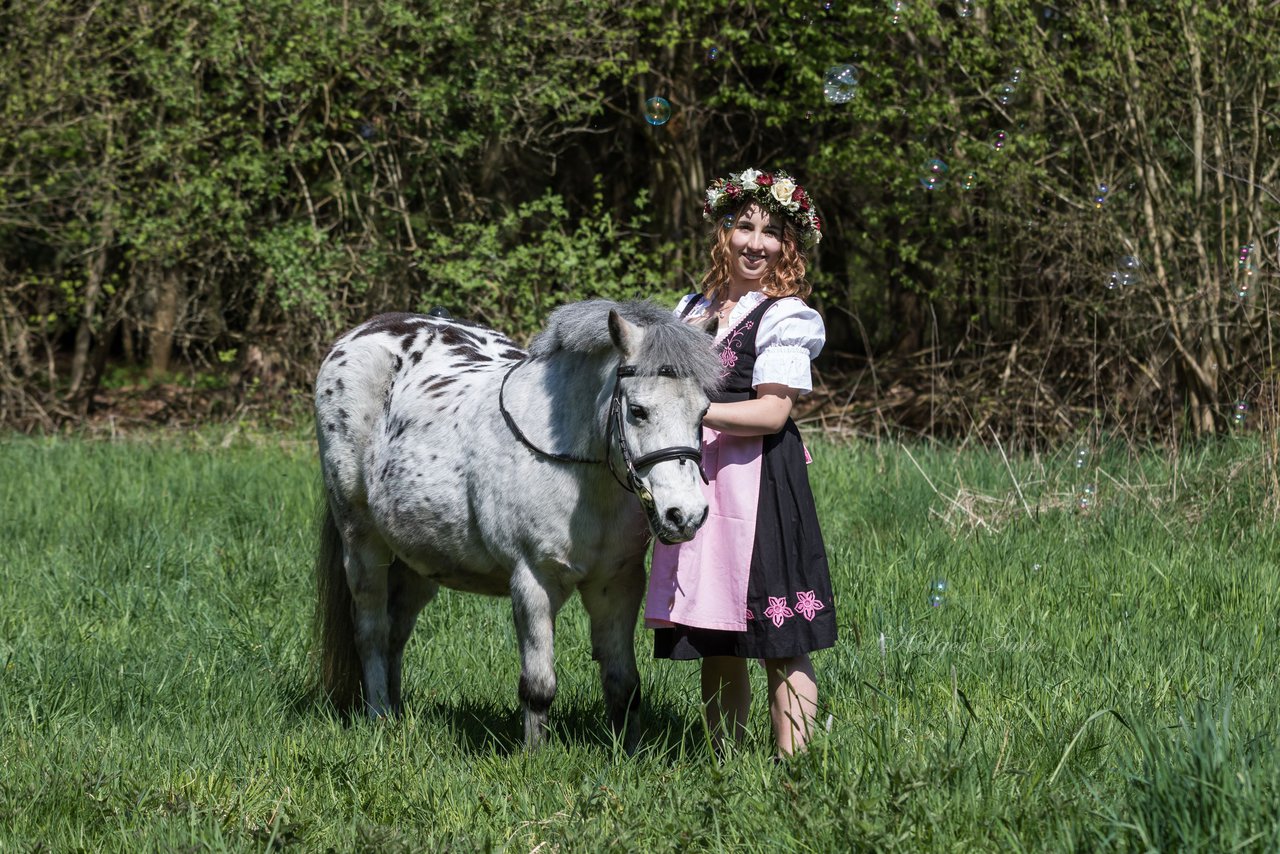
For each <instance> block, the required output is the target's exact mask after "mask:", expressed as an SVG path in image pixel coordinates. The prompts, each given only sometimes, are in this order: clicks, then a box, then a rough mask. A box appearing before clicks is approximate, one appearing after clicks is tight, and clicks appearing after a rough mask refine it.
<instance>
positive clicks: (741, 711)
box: [702, 656, 751, 754]
mask: <svg viewBox="0 0 1280 854" xmlns="http://www.w3.org/2000/svg"><path fill="white" fill-rule="evenodd" d="M702 703H703V707H704V708H705V710H706V715H707V729H708V730H710V731H711V743H712V744H713V745H714V747H715V750H716V753H717V754H719V753H721V752H722V749H723V747H724V742H725V736H729V737H730V738H731V739H732V740H733V743H734V744H735V745H737V744H741V743H742V739H743V736H745V735H746V733H747V713H748V712H749V711H750V710H751V683H750V681H749V680H748V677H747V660H746V659H745V658H731V657H729V656H711V657H708V658H704V659H702Z"/></svg>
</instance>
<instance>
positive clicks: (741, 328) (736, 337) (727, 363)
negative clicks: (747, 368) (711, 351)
mask: <svg viewBox="0 0 1280 854" xmlns="http://www.w3.org/2000/svg"><path fill="white" fill-rule="evenodd" d="M753 326H755V323H753V322H750V321H748V322H746V323H742V324H739V325H738V326H735V327H734V329H733V332H731V333H729V337H728V338H726V339H725V340H724V342H723V343H722V344H721V345H720V367H721V368H722V370H721V371H720V379H722V380H723V379H727V378H728V377H729V375H730V374H732V373H733V368H734V366H735V365H737V364H738V351H737V350H735V349H734V346H735V345H737V344H739V343H740V342H741V341H742V335H743V333H744V332H746V331H747V330H749V329H751V327H753Z"/></svg>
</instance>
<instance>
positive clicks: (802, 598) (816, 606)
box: [796, 590, 825, 623]
mask: <svg viewBox="0 0 1280 854" xmlns="http://www.w3.org/2000/svg"><path fill="white" fill-rule="evenodd" d="M824 607H825V606H824V605H823V604H822V603H821V602H819V601H818V600H817V598H816V597H815V596H814V595H813V591H812V590H797V591H796V610H797V611H799V612H800V613H801V614H804V618H805V619H806V620H808V621H809V622H811V623H812V622H813V615H814V614H816V613H818V612H819V611H821V610H822V609H823V608H824Z"/></svg>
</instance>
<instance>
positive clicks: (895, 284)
mask: <svg viewBox="0 0 1280 854" xmlns="http://www.w3.org/2000/svg"><path fill="white" fill-rule="evenodd" d="M966 12H967V13H970V14H968V15H966V14H965V13H966ZM1278 24H1280V4H1278V3H1276V2H1274V0H1273V2H1265V3H1264V2H1258V0H1236V2H1227V3H1208V2H1191V0H1156V2H1143V3H1137V2H1133V3H1130V2H1125V0H1116V2H1079V3H1060V4H1056V5H1048V4H1040V3H1027V2H1014V0H985V2H977V3H970V2H958V3H957V2H944V3H932V2H922V0H911V2H897V3H893V2H889V3H886V2H880V0H876V2H865V3H853V2H848V0H834V2H829V3H823V2H821V0H811V1H810V0H802V1H801V2H747V3H739V2H715V1H714V0H704V2H684V0H667V2H651V0H608V2H605V0H581V1H580V2H551V0H510V2H503V3H500V4H477V3H474V2H471V0H466V2H462V1H461V0H420V2H402V0H379V2H376V3H360V2H351V0H346V2H340V0H287V2H286V1H285V0H251V2H236V0H224V1H223V2H209V0H154V2H148V0H132V1H131V2H90V0H33V1H32V2H18V3H5V4H3V5H2V6H0V41H2V42H3V43H4V45H5V50H4V55H3V59H0V425H3V426H4V427H7V428H16V429H20V430H49V429H62V428H66V427H68V426H70V427H77V426H81V425H84V424H86V423H92V422H93V420H94V419H100V418H102V417H103V415H104V413H106V414H109V415H110V416H111V417H112V418H115V417H117V416H119V417H120V418H122V419H124V420H129V419H142V420H146V421H158V422H167V423H184V422H187V423H189V422H194V421H197V420H201V419H207V418H211V417H212V418H228V417H236V416H237V414H243V413H247V412H269V413H270V412H278V413H284V414H286V415H287V414H289V413H294V414H297V413H299V412H305V408H304V407H305V401H306V397H307V384H308V382H309V380H310V378H311V376H312V374H313V372H314V370H315V367H316V365H317V364H318V363H319V359H320V358H321V356H322V354H323V352H324V350H325V348H326V347H327V344H328V342H329V341H331V340H332V339H333V338H334V337H335V336H336V335H337V334H338V333H340V332H341V331H342V330H343V329H344V328H346V327H347V326H349V325H351V324H353V323H355V322H358V321H359V320H361V319H363V318H365V317H366V316H368V315H370V314H372V313H375V312H377V311H384V310H404V309H409V310H422V309H425V308H428V307H430V306H433V305H442V306H444V307H446V308H448V309H449V310H450V311H451V312H453V314H454V315H455V316H461V317H467V318H470V319H474V320H478V321H482V322H485V323H488V324H491V325H493V326H495V327H497V328H499V329H502V330H503V331H505V332H507V333H509V334H511V335H513V336H514V337H516V338H518V339H520V340H527V338H528V337H529V336H530V335H531V334H533V333H534V332H536V330H537V329H538V327H539V325H540V323H541V321H542V319H543V318H544V317H545V315H546V314H547V312H549V311H550V310H551V309H552V308H553V307H554V306H556V305H558V304H560V303H562V302H565V301H568V300H575V299H581V298H586V297H592V296H606V297H624V296H633V295H649V296H653V297H655V298H658V299H671V298H674V297H675V296H676V295H677V294H680V293H684V292H687V291H688V290H689V289H691V288H693V287H694V286H695V284H696V282H697V280H698V278H699V276H700V274H701V267H702V259H703V258H704V253H705V249H704V241H703V234H704V225H703V223H702V222H701V220H700V206H701V194H702V191H703V188H704V187H705V186H706V184H707V183H708V182H709V180H710V179H712V178H714V177H716V176H717V175H722V174H725V173H727V172H728V171H730V170H733V171H737V170H739V169H741V168H743V167H745V166H749V165H754V166H757V167H759V168H779V167H781V168H786V169H788V170H789V171H791V172H792V173H793V174H795V175H796V176H797V177H798V179H799V180H800V182H801V183H802V184H804V185H805V186H806V187H807V188H808V189H809V191H810V194H811V195H812V196H813V197H814V198H815V199H816V201H817V202H818V204H819V206H820V209H821V212H822V214H823V217H824V220H825V223H826V238H825V239H824V241H823V243H822V245H821V248H820V250H819V252H818V253H817V254H816V257H815V259H814V261H815V263H814V268H813V273H812V281H813V283H814V285H815V297H814V302H815V304H816V305H817V306H818V307H819V309H820V310H821V311H822V312H823V314H824V315H825V317H826V320H827V323H828V327H829V331H830V341H829V345H828V350H827V352H826V353H825V354H824V356H823V358H822V360H821V361H820V362H819V373H820V379H821V380H822V385H821V388H820V389H819V392H818V393H817V394H815V395H814V396H813V397H812V399H811V402H812V404H813V406H814V407H815V410H814V412H815V416H814V417H819V416H820V417H821V419H822V420H823V423H825V424H826V425H827V426H828V427H829V428H831V429H844V430H850V431H858V432H864V431H882V430H884V431H895V432H906V433H923V434H927V435H933V436H952V437H955V436H962V437H963V436H978V437H979V438H981V439H983V440H987V439H990V438H991V437H993V436H995V437H997V438H998V437H1001V436H1003V437H1005V440H1006V441H1009V442H1012V443H1021V444H1026V445H1031V444H1039V443H1042V442H1046V441H1054V440H1060V439H1064V438H1069V437H1072V436H1076V435H1079V434H1081V433H1101V432H1110V433H1114V434H1118V435H1124V436H1127V437H1130V438H1136V439H1139V440H1143V441H1145V440H1147V439H1156V440H1169V439H1175V440H1176V439H1177V437H1178V436H1180V435H1204V434H1209V433H1213V432H1218V431H1222V430H1227V429H1233V428H1234V427H1237V426H1241V425H1243V427H1244V428H1245V429H1252V428H1253V427H1256V426H1257V425H1258V424H1263V425H1265V424H1267V423H1271V424H1274V422H1275V420H1276V416H1275V410H1276V397H1277V388H1278V383H1280V378H1278V376H1277V371H1276V367H1275V365H1276V358H1275V356H1276V341H1275V338H1274V330H1275V320H1276V317H1277V313H1278V312H1280V288H1278V287H1277V279H1276V277H1275V271H1276V270H1277V269H1280V268H1278V267H1277V262H1278V261H1280V259H1278V258H1277V251H1278V249H1280V196H1277V187H1278V185H1277V168H1278V167H1280V145H1278V144H1277V143H1278V142H1280V140H1278V139H1277V136H1278V135H1280V106H1278V105H1277V99H1276V94H1277V89H1278V87H1280V51H1276V50H1275V49H1274V48H1275V44H1276V40H1277V36H1278V35H1280V26H1278ZM842 64H852V65H854V66H856V68H857V70H858V87H857V93H856V95H855V97H853V98H852V99H851V100H849V101H848V102H847V103H840V104H836V103H831V102H829V101H828V100H827V99H826V98H824V93H823V80H824V73H825V72H826V70H827V69H828V68H830V67H832V66H835V65H842ZM1015 81H1016V82H1015ZM652 96H661V97H664V98H666V99H668V100H669V101H670V103H671V106H672V115H671V119H670V121H669V122H667V123H666V124H663V125H660V126H652V125H650V124H648V123H647V122H646V120H645V118H644V106H643V105H644V103H645V101H646V99H648V98H650V97H652ZM999 134H1003V135H1004V136H1003V139H1004V144H1003V145H1002V146H1001V147H1000V148H997V147H996V145H995V141H996V140H997V138H998V135H999ZM932 159H939V160H941V161H944V162H945V164H946V165H947V167H948V170H947V174H946V175H945V179H944V180H943V181H942V182H941V183H940V184H939V185H938V186H937V187H936V188H935V189H932V190H928V189H925V188H924V186H923V185H922V183H921V178H922V177H925V175H926V169H927V167H926V164H927V163H928V161H930V160H932ZM969 173H973V176H972V177H971V178H969V179H968V180H966V179H965V176H967V175H968V174H969ZM969 184H972V186H971V188H969V189H964V187H965V186H967V185H969ZM1103 185H1105V186H1106V187H1107V192H1106V193H1101V192H1100V190H1099V188H1100V186H1103ZM1099 197H1101V202H1098V201H1096V200H1097V199H1098V198H1099ZM1250 247H1251V248H1250ZM1246 250H1247V251H1246ZM1242 252H1243V253H1244V255H1243V256H1242ZM1126 257H1128V258H1136V259H1137V260H1138V264H1139V266H1138V267H1137V268H1136V270H1133V269H1127V268H1124V267H1123V263H1122V259H1124V258H1126ZM1113 273H1118V274H1119V275H1120V276H1121V278H1126V277H1127V278H1126V282H1127V283H1126V284H1122V285H1120V286H1117V287H1115V288H1110V287H1108V284H1109V283H1110V280H1111V277H1112V274H1113ZM1268 419H1270V421H1268ZM114 423H115V422H114V421H113V424H114Z"/></svg>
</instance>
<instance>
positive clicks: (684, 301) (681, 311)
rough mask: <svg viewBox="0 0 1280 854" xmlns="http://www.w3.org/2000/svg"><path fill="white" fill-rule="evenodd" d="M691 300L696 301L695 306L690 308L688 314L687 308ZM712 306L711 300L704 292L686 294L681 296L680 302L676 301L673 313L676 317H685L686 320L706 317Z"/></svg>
mask: <svg viewBox="0 0 1280 854" xmlns="http://www.w3.org/2000/svg"><path fill="white" fill-rule="evenodd" d="M690 302H692V303H694V306H693V308H691V309H689V313H688V314H687V315H686V314H685V308H686V307H687V306H688V305H689V303H690ZM710 307H711V303H710V301H708V300H707V298H706V297H704V296H703V295H702V294H685V295H684V296H682V297H680V302H678V303H676V308H675V311H674V312H672V313H673V314H674V315H675V316H676V317H684V318H685V320H696V319H697V318H699V317H705V316H706V315H707V313H708V312H707V310H708V309H709V308H710Z"/></svg>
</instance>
